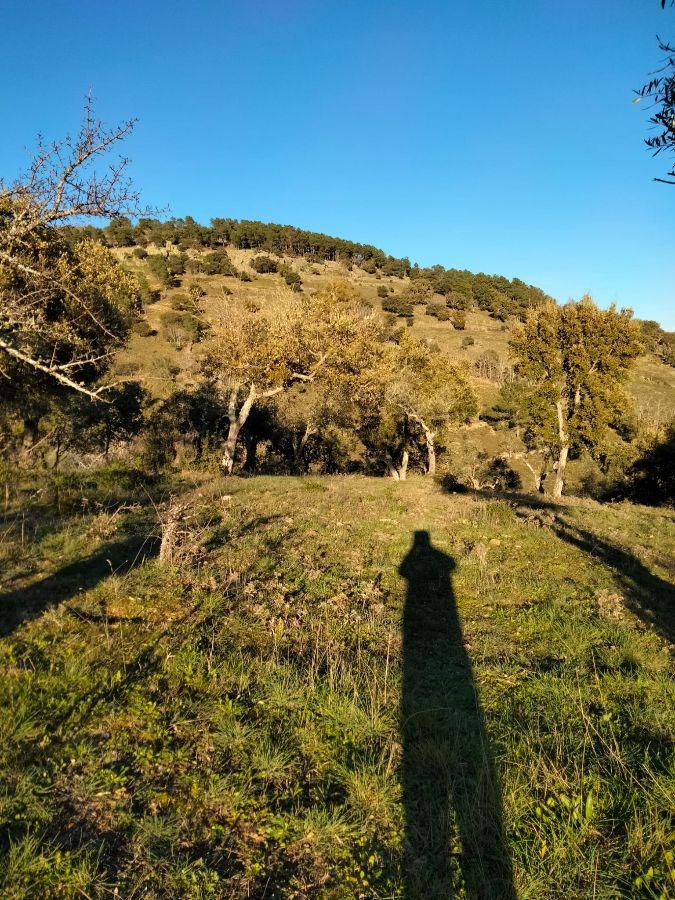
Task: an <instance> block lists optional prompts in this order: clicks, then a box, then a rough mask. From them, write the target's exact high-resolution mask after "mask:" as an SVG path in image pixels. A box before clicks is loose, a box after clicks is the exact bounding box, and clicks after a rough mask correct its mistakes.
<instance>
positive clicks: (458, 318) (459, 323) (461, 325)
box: [452, 309, 473, 344]
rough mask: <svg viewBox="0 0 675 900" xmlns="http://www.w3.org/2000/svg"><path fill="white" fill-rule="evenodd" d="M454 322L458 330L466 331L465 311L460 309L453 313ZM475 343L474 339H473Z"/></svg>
mask: <svg viewBox="0 0 675 900" xmlns="http://www.w3.org/2000/svg"><path fill="white" fill-rule="evenodd" d="M452 324H453V326H454V327H455V328H456V329H457V331H464V329H465V328H466V316H465V315H464V313H463V311H462V310H460V309H458V310H455V312H454V313H453V314H452ZM471 343H472V344H473V341H471Z"/></svg>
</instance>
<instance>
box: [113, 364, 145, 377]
mask: <svg viewBox="0 0 675 900" xmlns="http://www.w3.org/2000/svg"><path fill="white" fill-rule="evenodd" d="M140 370H141V365H140V363H137V362H122V363H118V364H117V365H116V366H115V368H114V370H113V371H114V374H115V375H119V376H120V377H122V378H123V377H124V376H126V375H136V374H137V373H138V372H140Z"/></svg>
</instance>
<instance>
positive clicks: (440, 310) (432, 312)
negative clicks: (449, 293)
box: [426, 301, 450, 322]
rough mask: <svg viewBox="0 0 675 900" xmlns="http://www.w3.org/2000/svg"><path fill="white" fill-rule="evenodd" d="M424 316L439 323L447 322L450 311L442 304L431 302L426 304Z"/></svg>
mask: <svg viewBox="0 0 675 900" xmlns="http://www.w3.org/2000/svg"><path fill="white" fill-rule="evenodd" d="M426 314H427V315H428V316H433V317H434V318H436V319H438V320H439V321H440V322H448V321H449V320H450V310H449V309H448V308H447V306H445V304H443V303H437V302H435V301H434V302H432V303H429V304H427V308H426Z"/></svg>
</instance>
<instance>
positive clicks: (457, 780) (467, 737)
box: [399, 531, 515, 900]
mask: <svg viewBox="0 0 675 900" xmlns="http://www.w3.org/2000/svg"><path fill="white" fill-rule="evenodd" d="M454 568H455V562H454V560H453V559H452V557H451V556H448V555H447V554H446V553H443V552H442V551H441V550H438V549H437V548H435V547H434V546H433V545H432V544H431V541H430V539H429V533H428V532H427V531H416V532H415V534H414V537H413V543H412V547H411V548H410V550H409V552H408V553H407V555H406V557H405V559H404V560H403V562H402V564H401V566H400V568H399V574H400V575H401V576H402V577H403V578H404V579H405V580H406V581H407V594H406V601H405V608H404V611H403V686H402V696H401V711H400V712H401V735H402V744H403V765H402V788H403V805H404V814H405V841H404V860H403V882H404V896H405V898H406V900H422V898H424V900H430V898H438V900H440V898H444V900H447V898H450V897H452V896H454V895H455V894H458V893H460V892H461V890H462V889H463V891H464V892H465V895H466V896H468V897H471V898H486V900H487V898H490V900H493V898H495V900H496V898H515V891H514V887H513V878H512V870H511V863H510V859H509V855H508V852H507V849H506V843H505V839H504V831H503V824H502V810H501V806H502V804H501V793H500V788H499V782H498V779H497V775H496V772H495V766H494V762H493V758H492V753H491V750H490V743H489V740H488V737H487V734H486V731H485V725H484V719H483V713H482V711H481V707H480V702H479V698H478V693H477V690H476V686H475V684H474V678H473V670H472V666H471V661H470V660H469V656H468V654H467V651H466V647H465V645H464V639H463V636H462V628H461V625H460V621H459V617H458V614H457V608H456V604H455V597H454V592H453V588H452V577H451V576H452V571H453V569H454Z"/></svg>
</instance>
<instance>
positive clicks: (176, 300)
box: [170, 294, 192, 310]
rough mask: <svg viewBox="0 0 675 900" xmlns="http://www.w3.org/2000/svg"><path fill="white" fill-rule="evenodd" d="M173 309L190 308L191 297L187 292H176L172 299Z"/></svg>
mask: <svg viewBox="0 0 675 900" xmlns="http://www.w3.org/2000/svg"><path fill="white" fill-rule="evenodd" d="M170 304H171V309H178V310H186V309H190V307H191V305H192V304H191V303H190V298H189V297H188V296H187V294H174V295H173V297H172V298H171V300H170Z"/></svg>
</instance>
